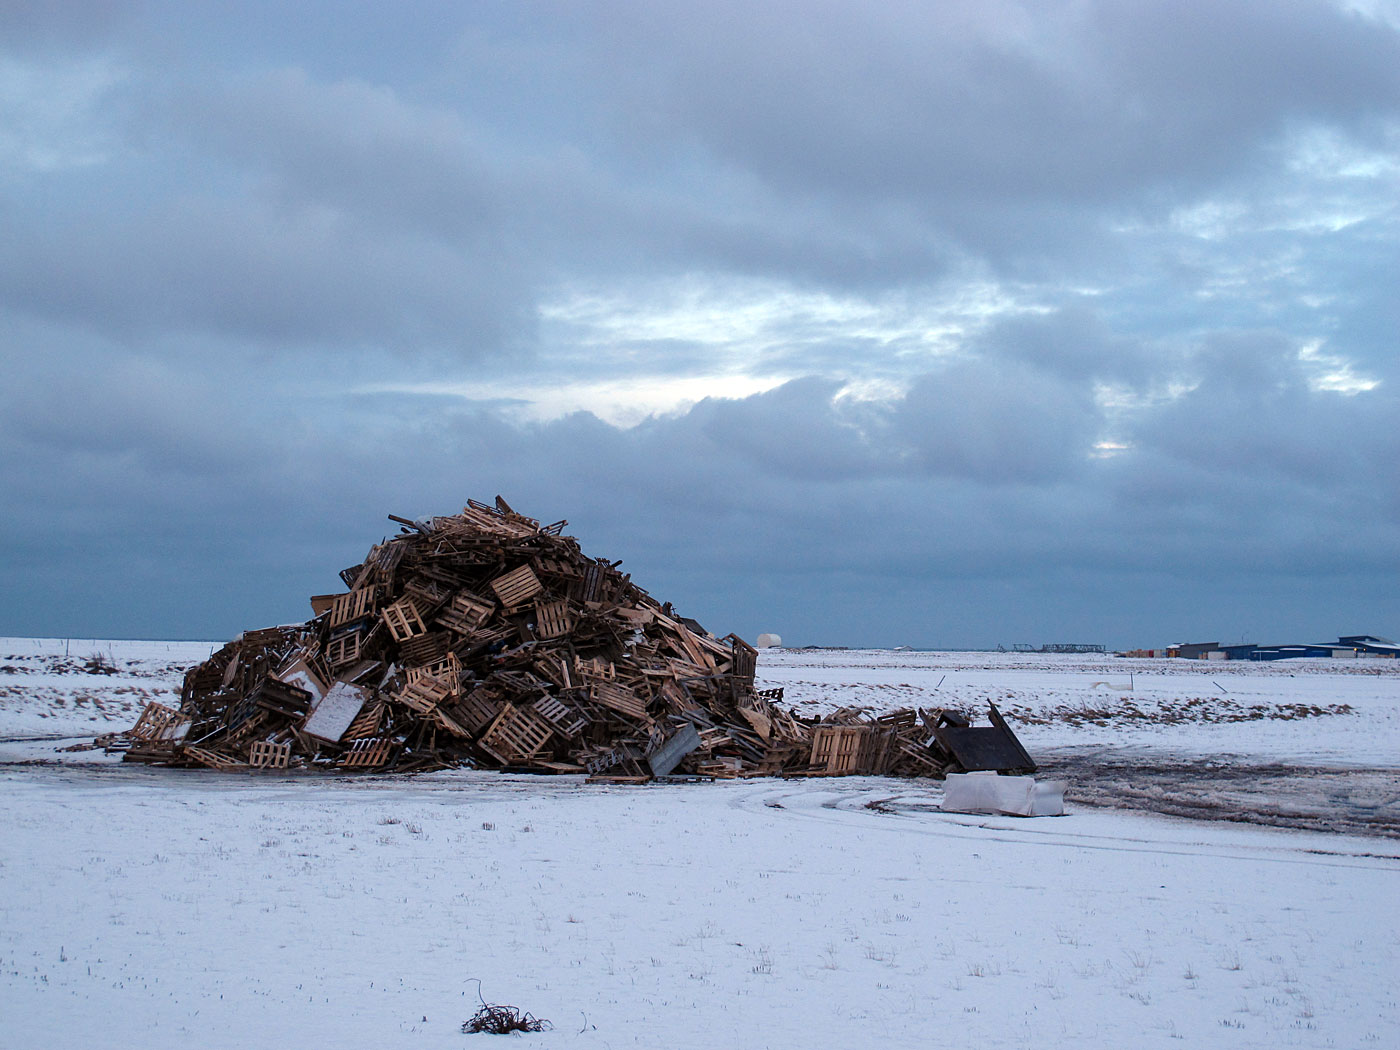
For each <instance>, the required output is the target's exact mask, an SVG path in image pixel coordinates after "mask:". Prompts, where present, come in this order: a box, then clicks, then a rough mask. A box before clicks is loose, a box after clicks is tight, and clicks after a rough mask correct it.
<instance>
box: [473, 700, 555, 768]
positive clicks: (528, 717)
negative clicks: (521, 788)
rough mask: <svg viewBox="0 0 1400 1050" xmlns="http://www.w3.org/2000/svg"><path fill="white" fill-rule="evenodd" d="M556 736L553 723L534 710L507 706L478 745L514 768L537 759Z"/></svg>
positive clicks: (511, 705)
mask: <svg viewBox="0 0 1400 1050" xmlns="http://www.w3.org/2000/svg"><path fill="white" fill-rule="evenodd" d="M553 735H554V730H553V728H552V727H551V726H550V724H549V723H548V722H547V721H545V719H544V718H543V717H542V716H540V715H538V714H536V713H535V712H534V711H533V710H532V709H531V708H528V707H516V706H515V705H514V704H506V705H505V706H504V707H503V708H501V713H500V714H499V715H497V716H496V720H495V721H494V722H492V723H491V728H489V729H487V730H486V732H485V733H484V734H482V737H481V740H480V741H479V744H480V746H481V749H482V750H483V751H486V752H487V753H488V754H491V755H493V756H495V757H496V758H497V759H499V760H500V761H501V762H503V763H505V764H506V765H508V766H513V765H519V764H520V763H522V762H528V761H529V760H530V759H531V758H534V757H535V755H537V754H539V753H540V751H541V750H542V749H543V748H544V745H545V744H546V743H547V742H548V741H549V738H550V737H551V736H553Z"/></svg>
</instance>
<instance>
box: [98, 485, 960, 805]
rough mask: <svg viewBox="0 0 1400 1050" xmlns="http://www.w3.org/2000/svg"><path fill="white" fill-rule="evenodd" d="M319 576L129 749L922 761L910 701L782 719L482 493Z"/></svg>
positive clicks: (144, 718)
mask: <svg viewBox="0 0 1400 1050" xmlns="http://www.w3.org/2000/svg"><path fill="white" fill-rule="evenodd" d="M391 518H392V520H393V521H395V522H397V523H398V524H399V525H400V526H401V531H400V533H399V534H398V535H396V536H394V537H392V538H389V539H386V540H384V541H383V542H382V543H379V544H377V545H375V546H374V547H373V548H371V550H370V551H369V553H368V555H367V556H366V557H365V559H364V561H362V562H360V563H359V564H356V565H353V566H351V567H350V568H348V569H345V570H343V571H342V572H341V573H340V578H341V580H342V582H343V583H344V585H345V588H346V589H345V590H344V591H342V592H339V593H335V594H324V595H316V596H314V597H312V599H311V607H312V612H313V614H314V615H313V618H312V619H311V620H309V621H307V622H306V623H303V624H298V625H293V626H285V627H272V628H267V629H264V630H258V631H248V632H246V633H244V634H243V635H242V636H241V637H239V638H238V639H236V640H235V641H232V642H230V643H229V644H227V645H225V646H224V647H223V648H222V649H220V650H219V651H218V652H216V653H214V655H213V656H211V657H210V658H209V659H208V660H206V661H205V662H204V663H202V664H200V665H199V666H197V667H194V668H192V669H191V670H190V671H189V672H188V673H187V674H186V676H185V682H184V688H183V692H182V695H181V701H180V706H179V708H178V709H175V708H171V707H166V706H163V705H160V704H150V705H148V706H147V708H146V709H145V711H144V712H143V713H142V715H141V717H140V719H139V720H138V722H137V724H136V725H135V726H133V727H132V728H131V729H130V730H128V731H127V732H126V733H125V734H122V736H123V738H124V739H123V741H122V742H121V746H123V747H124V749H125V751H126V755H125V757H126V759H127V760H128V761H140V762H149V763H159V764H166V765H174V766H185V767H205V768H210V769H217V770H233V769H261V770H287V769H293V768H311V769H323V770H352V771H368V772H399V773H402V772H412V771H419V770H431V769H442V768H447V767H455V766H468V767H476V768H492V769H502V770H513V771H528V772H541V773H588V774H590V775H592V776H595V777H599V778H605V779H615V780H621V781H643V780H648V779H651V778H654V777H664V776H678V775H679V776H693V777H732V776H750V775H761V774H789V775H790V774H798V775H813V774H817V775H839V774H843V773H853V772H893V773H904V774H908V775H918V776H924V775H941V773H942V772H943V771H944V769H945V767H947V765H948V760H949V756H948V755H947V754H945V753H943V752H942V751H940V750H939V749H937V748H936V747H930V746H929V745H928V744H927V743H926V742H923V740H924V738H926V737H928V736H929V732H928V731H926V730H929V726H928V725H926V724H925V723H923V722H920V721H919V719H918V717H917V716H915V715H914V714H913V713H912V712H911V713H908V714H907V716H906V714H905V713H899V714H898V715H896V716H888V717H887V718H885V719H875V720H873V721H866V720H863V719H862V718H861V717H860V716H858V715H850V714H849V713H841V712H838V713H837V715H836V716H832V717H831V718H828V719H827V720H826V721H823V722H816V721H814V720H802V719H799V718H797V717H796V716H794V715H793V714H792V713H791V712H789V711H786V710H784V709H782V708H781V707H779V706H778V703H777V701H779V700H781V698H782V691H781V690H772V691H759V690H756V689H755V687H754V672H755V667H756V662H757V652H756V650H754V649H753V647H751V646H750V645H748V644H747V643H746V642H744V641H743V640H742V639H740V638H738V637H736V636H734V635H729V636H728V637H726V638H723V639H717V638H715V637H713V636H712V635H710V634H708V633H706V632H705V630H704V629H703V628H701V626H700V625H699V624H698V623H695V622H694V621H693V620H688V619H686V618H685V617H682V616H680V615H678V614H677V613H676V612H675V611H674V610H673V609H672V608H671V606H670V605H669V604H662V603H659V602H657V601H655V600H654V599H653V598H652V597H651V596H650V595H648V594H647V593H646V592H645V591H644V590H642V589H641V588H640V587H638V586H637V585H636V584H635V583H633V582H632V580H631V579H630V577H629V576H627V575H626V574H624V573H622V572H621V571H619V568H618V566H619V564H620V563H618V562H609V561H605V560H602V559H598V558H590V557H588V556H586V555H584V554H583V552H582V551H581V550H580V548H579V545H578V543H577V541H575V540H574V539H573V538H571V537H568V536H565V535H563V528H564V526H565V524H566V523H565V522H562V521H561V522H557V523H555V524H553V525H541V524H540V523H539V522H538V521H536V520H534V519H532V518H528V517H525V516H524V515H522V514H518V513H516V512H515V511H514V510H513V509H512V508H511V507H510V506H509V505H507V504H506V503H505V502H504V501H503V500H501V499H499V498H497V500H496V503H495V505H494V506H491V505H487V504H482V503H477V502H475V501H472V502H471V503H469V504H468V506H467V507H465V508H464V509H463V510H462V513H460V514H456V515H452V516H449V517H439V518H432V519H428V520H425V521H410V520H408V519H404V518H397V517H392V516H391Z"/></svg>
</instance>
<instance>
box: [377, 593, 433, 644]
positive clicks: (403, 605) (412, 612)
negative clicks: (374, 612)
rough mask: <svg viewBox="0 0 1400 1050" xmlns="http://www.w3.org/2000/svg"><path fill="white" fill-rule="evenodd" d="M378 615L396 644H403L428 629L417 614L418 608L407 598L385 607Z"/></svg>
mask: <svg viewBox="0 0 1400 1050" xmlns="http://www.w3.org/2000/svg"><path fill="white" fill-rule="evenodd" d="M379 615H380V616H381V617H382V618H383V620H384V626H385V627H387V628H389V633H390V634H391V635H393V638H394V641H396V642H405V641H407V640H408V639H410V638H412V637H413V636H414V635H415V634H422V633H423V632H424V631H426V630H427V629H428V625H427V624H425V623H424V622H423V617H422V616H421V615H419V613H418V606H417V605H416V604H414V602H413V601H412V599H409V598H400V599H399V600H398V601H396V602H395V603H394V604H393V605H390V606H386V607H385V609H384V611H383V612H381V613H380V614H379Z"/></svg>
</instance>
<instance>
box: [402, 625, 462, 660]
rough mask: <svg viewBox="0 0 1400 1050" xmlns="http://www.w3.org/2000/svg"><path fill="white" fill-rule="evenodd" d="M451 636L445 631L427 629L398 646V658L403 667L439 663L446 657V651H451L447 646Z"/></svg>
mask: <svg viewBox="0 0 1400 1050" xmlns="http://www.w3.org/2000/svg"><path fill="white" fill-rule="evenodd" d="M451 637H452V636H451V635H449V634H448V633H447V632H446V631H429V632H427V633H426V634H417V635H414V636H413V637H412V638H410V639H408V641H406V642H404V643H403V644H402V645H400V646H399V659H400V660H401V661H403V664H404V666H405V667H422V666H424V665H426V664H435V663H440V662H441V661H443V660H445V659H447V655H448V653H449V652H451V650H450V649H449V648H448V643H449V639H450V638H451Z"/></svg>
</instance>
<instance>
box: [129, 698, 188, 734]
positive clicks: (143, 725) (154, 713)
mask: <svg viewBox="0 0 1400 1050" xmlns="http://www.w3.org/2000/svg"><path fill="white" fill-rule="evenodd" d="M179 720H180V712H179V711H176V710H175V709H174V708H173V707H166V706H165V705H164V704H158V703H155V702H154V701H152V702H150V703H148V704H147V705H146V707H145V710H143V711H142V712H141V717H140V718H138V719H137V720H136V724H135V725H134V726H132V727H131V728H130V729H129V730H128V731H127V735H128V736H129V737H131V739H132V740H157V739H159V738H160V737H162V736H164V735H165V730H166V729H167V728H169V727H170V726H172V725H174V724H175V723H176V722H178V721H179Z"/></svg>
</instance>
